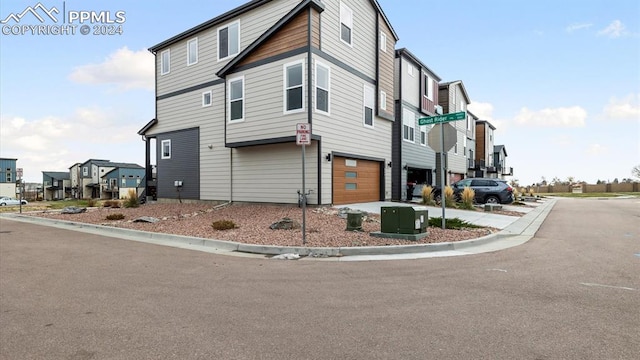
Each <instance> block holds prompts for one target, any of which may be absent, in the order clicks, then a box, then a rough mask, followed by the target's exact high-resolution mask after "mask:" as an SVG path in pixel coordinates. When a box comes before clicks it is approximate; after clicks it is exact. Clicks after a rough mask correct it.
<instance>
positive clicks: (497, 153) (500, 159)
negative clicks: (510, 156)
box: [489, 145, 513, 179]
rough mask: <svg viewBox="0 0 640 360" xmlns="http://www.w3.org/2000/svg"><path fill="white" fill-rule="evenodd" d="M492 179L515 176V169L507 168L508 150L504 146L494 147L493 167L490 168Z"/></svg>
mask: <svg viewBox="0 0 640 360" xmlns="http://www.w3.org/2000/svg"><path fill="white" fill-rule="evenodd" d="M490 169H491V170H492V171H491V172H489V176H490V177H497V178H500V179H504V178H505V177H507V176H513V168H512V167H507V148H506V147H505V146H504V145H494V147H493V166H492V167H491V168H490Z"/></svg>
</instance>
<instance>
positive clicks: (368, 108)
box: [363, 84, 375, 127]
mask: <svg viewBox="0 0 640 360" xmlns="http://www.w3.org/2000/svg"><path fill="white" fill-rule="evenodd" d="M374 94H375V90H374V89H373V87H372V86H370V85H367V84H365V85H364V109H363V110H364V119H363V122H364V126H366V127H373V107H374V106H375V104H374V103H375V97H374V96H375V95H374Z"/></svg>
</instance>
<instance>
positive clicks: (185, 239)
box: [0, 199, 557, 258]
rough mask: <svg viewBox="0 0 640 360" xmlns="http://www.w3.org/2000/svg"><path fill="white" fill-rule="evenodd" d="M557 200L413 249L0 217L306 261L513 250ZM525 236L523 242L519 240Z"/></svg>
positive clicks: (126, 236) (144, 240)
mask: <svg viewBox="0 0 640 360" xmlns="http://www.w3.org/2000/svg"><path fill="white" fill-rule="evenodd" d="M556 201H557V199H550V200H547V201H545V203H544V204H542V205H540V206H538V207H537V208H535V209H534V210H532V211H530V212H529V213H527V214H525V215H523V216H522V217H521V218H520V219H518V220H516V221H515V222H514V223H512V224H511V225H509V226H507V227H506V228H505V229H503V230H501V231H500V232H497V233H494V234H490V235H486V236H483V237H480V238H477V239H470V240H463V241H456V242H444V243H434V244H416V245H390V246H362V247H331V248H314V247H304V246H269V245H253V244H244V243H238V242H233V241H225V240H215V239H204V238H198V237H191V236H182V235H173V234H165V233H155V232H149V231H140V230H131V229H122V228H115V227H110V226H103V225H94V224H85V223H78V222H73V221H66V220H57V219H45V218H40V217H32V216H28V215H24V214H13V213H9V214H7V213H5V214H0V217H2V218H5V219H9V220H14V221H21V222H28V223H33V224H38V225H44V226H53V227H57V228H61V229H66V230H73V231H81V232H86V233H92V234H97V235H103V236H109V237H115V238H121V239H126V240H133V241H139V242H145V243H151V244H157V245H167V246H174V247H179V248H189V249H193V250H200V251H207V252H216V253H220V254H227V255H230V254H232V253H245V254H254V255H262V256H273V255H282V254H291V253H293V254H298V255H300V256H309V257H321V258H323V257H341V256H360V255H364V256H371V255H397V254H418V253H431V252H442V251H459V250H464V249H471V248H476V247H481V246H483V245H486V244H490V243H492V242H496V241H499V240H504V239H506V238H511V237H521V239H520V241H517V243H514V244H512V245H510V246H509V245H505V246H503V247H502V248H507V247H511V246H516V245H519V244H522V243H524V242H526V241H528V240H529V239H530V238H532V237H533V236H534V235H535V233H536V232H537V230H538V229H539V228H540V226H541V225H542V222H543V221H544V219H545V218H546V217H547V215H548V214H549V212H550V211H551V209H552V208H553V206H554V205H555V203H556ZM522 236H525V237H526V238H524V239H523V238H522Z"/></svg>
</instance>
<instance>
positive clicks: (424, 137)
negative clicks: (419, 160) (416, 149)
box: [420, 126, 427, 146]
mask: <svg viewBox="0 0 640 360" xmlns="http://www.w3.org/2000/svg"><path fill="white" fill-rule="evenodd" d="M420 145H422V146H427V128H426V127H425V126H420Z"/></svg>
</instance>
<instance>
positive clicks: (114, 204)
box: [102, 200, 120, 209]
mask: <svg viewBox="0 0 640 360" xmlns="http://www.w3.org/2000/svg"><path fill="white" fill-rule="evenodd" d="M102 206H104V207H110V208H114V209H117V208H119V207H120V201H118V200H107V201H105V202H104V203H103V204H102Z"/></svg>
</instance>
